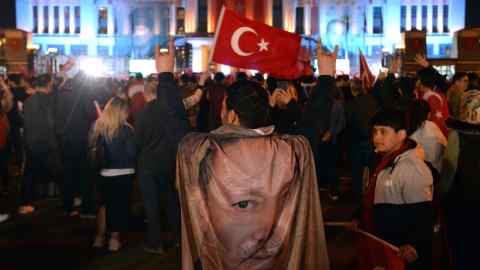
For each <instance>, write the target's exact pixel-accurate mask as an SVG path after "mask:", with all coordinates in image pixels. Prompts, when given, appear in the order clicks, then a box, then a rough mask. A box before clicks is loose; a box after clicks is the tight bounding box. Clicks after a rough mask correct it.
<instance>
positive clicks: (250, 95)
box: [226, 80, 270, 129]
mask: <svg viewBox="0 0 480 270" xmlns="http://www.w3.org/2000/svg"><path fill="white" fill-rule="evenodd" d="M226 105H227V109H228V110H234V111H235V113H237V115H238V118H239V120H240V124H241V125H242V126H243V127H246V128H252V129H255V128H259V127H264V126H268V125H269V124H270V105H269V103H268V95H267V92H266V91H265V89H263V87H262V86H260V84H258V83H256V82H253V81H247V80H245V81H239V82H236V83H234V84H232V85H231V86H229V87H228V89H227V99H226Z"/></svg>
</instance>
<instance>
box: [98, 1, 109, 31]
mask: <svg viewBox="0 0 480 270" xmlns="http://www.w3.org/2000/svg"><path fill="white" fill-rule="evenodd" d="M98 33H99V34H105V35H106V34H108V9H107V8H106V7H100V8H99V9H98Z"/></svg>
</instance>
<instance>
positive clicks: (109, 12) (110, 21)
mask: <svg viewBox="0 0 480 270" xmlns="http://www.w3.org/2000/svg"><path fill="white" fill-rule="evenodd" d="M107 16H108V17H107V34H108V35H114V34H115V30H114V23H115V22H114V16H115V14H113V8H112V6H110V5H108V6H107Z"/></svg>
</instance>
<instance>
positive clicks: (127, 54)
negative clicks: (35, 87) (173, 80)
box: [16, 0, 465, 71]
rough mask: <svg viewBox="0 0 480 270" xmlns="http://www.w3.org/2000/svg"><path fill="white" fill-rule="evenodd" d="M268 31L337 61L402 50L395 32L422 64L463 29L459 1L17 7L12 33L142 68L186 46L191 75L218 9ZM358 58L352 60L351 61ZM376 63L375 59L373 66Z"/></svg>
mask: <svg viewBox="0 0 480 270" xmlns="http://www.w3.org/2000/svg"><path fill="white" fill-rule="evenodd" d="M223 5H225V6H227V7H228V8H231V9H234V10H236V11H237V12H238V13H240V14H242V15H244V16H246V17H248V18H251V19H255V20H258V21H262V22H264V23H267V24H269V25H272V26H275V27H279V28H283V29H285V30H287V31H291V32H297V33H299V34H302V35H304V36H305V37H311V38H315V39H316V38H318V37H319V36H320V37H321V38H322V41H323V42H324V44H325V45H327V46H328V47H333V46H334V44H340V46H341V48H342V53H341V55H342V57H345V58H351V59H353V58H354V55H356V54H357V53H358V50H359V49H361V50H362V51H363V52H364V54H365V55H366V56H367V57H369V58H370V59H378V58H379V56H380V55H381V53H382V52H386V51H388V52H393V51H394V49H395V48H398V47H401V46H402V43H403V42H402V35H401V34H402V32H403V31H409V30H413V29H417V30H424V31H426V33H427V52H428V57H431V58H434V57H437V58H446V57H449V56H450V51H451V47H452V41H453V33H454V32H455V31H457V30H460V29H462V28H463V27H464V21H465V0H131V1H128V0H17V1H16V7H17V10H16V14H17V28H19V29H22V30H24V31H28V32H32V43H34V44H36V45H38V47H39V51H40V52H43V53H48V51H49V48H54V50H55V51H56V52H57V53H58V54H63V55H73V56H85V57H103V58H123V59H136V60H145V59H151V58H152V56H153V46H154V45H155V44H157V43H160V44H164V43H165V42H166V39H167V36H168V35H175V36H177V37H179V42H188V43H190V44H191V45H192V56H191V58H192V60H191V65H192V68H193V71H202V70H205V69H207V68H208V62H207V61H208V54H209V46H210V45H211V42H212V39H213V38H212V37H213V32H214V29H215V26H216V23H217V18H218V14H219V11H220V8H221V7H222V6H223ZM357 58H358V57H357ZM378 60H379V59H378Z"/></svg>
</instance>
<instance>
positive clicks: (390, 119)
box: [370, 109, 408, 132]
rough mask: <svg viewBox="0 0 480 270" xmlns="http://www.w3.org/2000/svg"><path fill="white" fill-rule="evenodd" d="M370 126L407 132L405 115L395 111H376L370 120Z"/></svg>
mask: <svg viewBox="0 0 480 270" xmlns="http://www.w3.org/2000/svg"><path fill="white" fill-rule="evenodd" d="M370 126H371V127H372V128H373V126H387V127H391V128H393V129H394V130H395V131H396V132H398V131H400V130H402V129H403V130H405V131H407V127H408V125H407V123H406V118H405V113H404V112H403V111H400V110H396V109H385V110H380V111H378V112H377V113H376V114H375V116H373V118H372V120H370Z"/></svg>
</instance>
